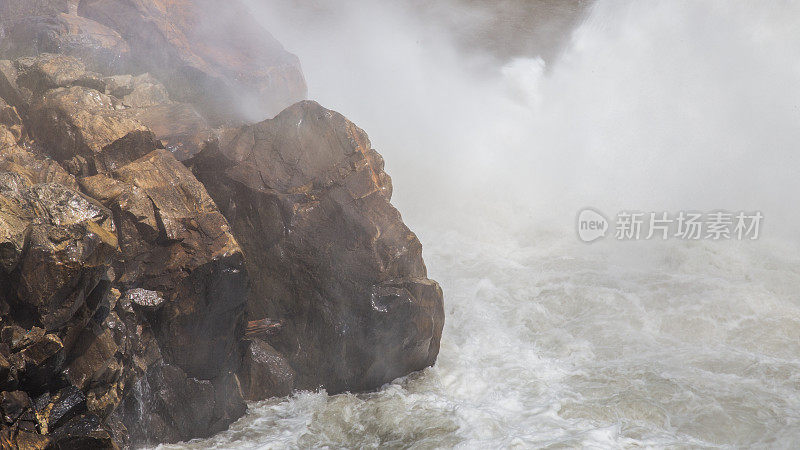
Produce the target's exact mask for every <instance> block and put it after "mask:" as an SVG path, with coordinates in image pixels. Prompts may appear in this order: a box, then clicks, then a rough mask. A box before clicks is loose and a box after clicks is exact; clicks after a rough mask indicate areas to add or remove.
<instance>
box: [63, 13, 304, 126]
mask: <svg viewBox="0 0 800 450" xmlns="http://www.w3.org/2000/svg"><path fill="white" fill-rule="evenodd" d="M78 13H79V14H80V15H81V16H83V17H87V18H89V19H92V20H94V21H97V22H100V23H102V24H103V25H105V26H107V27H109V28H111V29H113V30H115V31H117V32H118V33H119V34H120V35H122V36H125V37H126V39H127V40H128V44H129V45H130V47H131V52H132V54H133V56H134V57H135V58H136V60H137V64H138V65H139V66H140V67H141V68H143V69H145V70H147V71H149V72H151V73H153V74H155V75H156V76H157V77H158V78H159V79H161V80H162V81H163V82H164V83H165V84H166V86H167V87H168V88H169V89H170V92H171V94H172V96H173V98H174V99H175V100H178V101H182V102H189V103H193V104H195V105H197V106H198V107H200V109H201V110H202V112H203V113H204V115H206V116H207V117H208V118H210V119H211V120H212V121H213V122H219V121H226V120H229V119H231V118H245V117H250V118H262V117H268V116H272V115H274V114H276V113H278V112H279V111H280V110H282V109H283V108H285V107H286V106H288V105H290V104H291V103H293V102H295V101H297V100H301V99H303V98H305V95H306V86H305V81H304V79H303V74H302V71H301V69H300V64H299V61H298V59H297V57H295V56H294V55H292V54H290V53H288V52H286V50H284V49H283V47H282V46H281V44H280V43H279V42H278V41H276V40H275V39H274V38H273V37H272V36H271V35H270V34H269V33H268V32H267V31H266V30H264V29H263V28H262V27H261V26H260V25H259V24H258V23H257V22H256V21H255V20H254V19H253V18H252V15H251V14H250V13H249V11H247V9H246V7H245V6H244V5H243V4H241V3H240V2H239V1H238V0H234V1H230V2H224V3H220V2H216V1H214V0H198V1H193V2H186V1H179V0H82V1H81V2H80V5H79V8H78Z"/></svg>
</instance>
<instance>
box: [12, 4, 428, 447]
mask: <svg viewBox="0 0 800 450" xmlns="http://www.w3.org/2000/svg"><path fill="white" fill-rule="evenodd" d="M78 3H80V7H78ZM209 12H214V13H218V14H208V13H209ZM164 17H166V19H167V20H166V22H164V21H162V20H161V19H163V18H164ZM0 58H9V59H0V448H117V447H118V446H122V447H137V446H141V445H156V444H158V443H162V442H176V441H181V440H188V439H192V438H195V437H205V436H210V435H212V434H214V433H217V432H219V431H222V430H224V429H225V428H227V427H228V425H229V424H231V423H232V422H233V421H234V420H236V419H237V418H239V417H241V416H242V415H243V414H244V413H245V411H246V408H247V406H246V404H245V400H253V401H255V400H261V399H264V398H267V397H273V396H286V395H290V394H291V393H292V392H293V391H294V390H296V389H318V388H320V387H324V388H326V389H328V390H329V391H330V392H339V391H343V390H368V389H373V388H376V387H378V386H380V385H381V384H382V383H384V382H386V381H389V380H391V379H393V378H395V377H397V376H401V375H405V374H407V373H409V372H410V371H413V370H417V369H421V368H423V367H426V366H428V365H430V364H433V362H434V361H435V358H436V354H437V352H438V345H439V339H440V335H441V329H442V321H443V312H442V293H441V290H440V289H439V287H438V285H437V284H436V283H435V282H434V281H431V280H429V279H428V278H427V276H426V269H425V265H424V263H423V261H422V257H421V245H420V243H419V241H418V240H417V238H416V237H415V236H414V234H413V233H412V232H411V231H410V230H409V229H408V228H407V227H406V226H405V225H404V224H403V222H402V220H401V218H400V215H399V213H398V212H397V211H396V210H395V209H394V208H393V207H392V206H391V204H390V202H389V200H390V197H391V191H392V187H391V180H390V178H389V177H388V175H386V174H385V173H384V172H383V160H382V158H381V157H380V155H379V154H378V153H377V152H376V151H375V150H373V149H371V146H370V143H369V140H368V139H367V136H366V134H365V133H364V132H363V131H362V130H360V129H359V128H358V127H356V126H355V125H354V124H352V123H351V122H349V121H348V120H347V119H345V118H344V117H343V116H341V115H340V114H338V113H335V112H333V111H329V110H327V109H325V108H323V107H321V106H320V105H318V104H316V103H314V102H300V103H297V104H294V105H292V106H290V107H289V108H288V109H286V110H285V111H283V112H282V113H280V114H279V115H278V116H277V117H275V118H274V119H272V120H268V121H265V122H261V123H258V124H256V125H244V126H241V127H239V128H236V127H234V125H233V124H236V123H238V122H240V121H241V120H242V118H243V117H248V116H249V115H251V114H252V115H254V116H257V117H259V118H260V117H262V116H263V115H264V114H268V113H269V114H271V113H272V112H277V111H278V110H279V109H281V108H283V107H284V106H288V105H289V104H290V103H292V102H294V101H295V100H297V99H300V98H302V97H303V96H304V95H305V85H304V83H303V79H302V74H301V73H300V70H299V65H298V63H297V60H296V58H294V57H293V56H292V55H290V54H288V53H286V52H285V51H284V50H283V48H282V47H281V46H280V44H278V43H277V42H275V41H274V39H272V38H271V37H270V36H269V35H268V34H267V33H266V32H265V31H264V30H262V29H261V28H260V27H259V26H258V25H257V24H255V23H254V22H252V21H251V20H250V19H248V17H247V15H246V14H244V13H243V10H242V6H241V5H240V4H239V3H238V2H232V3H228V4H226V5H225V8H224V10H223V8H221V7H220V6H219V4H217V3H214V2H212V1H210V0H202V1H198V2H178V1H173V0H83V1H80V2H76V1H71V2H59V1H55V0H37V1H29V2H28V1H26V2H16V1H11V0H0ZM124 68H128V69H124ZM126 71H127V72H126ZM148 71H149V72H148ZM220 124H226V126H219V127H217V126H218V125H220ZM214 127H217V128H214ZM201 150H202V151H201ZM181 161H183V162H181Z"/></svg>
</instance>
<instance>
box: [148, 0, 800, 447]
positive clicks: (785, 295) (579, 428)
mask: <svg viewBox="0 0 800 450" xmlns="http://www.w3.org/2000/svg"><path fill="white" fill-rule="evenodd" d="M253 3H254V11H255V13H256V14H259V15H260V17H262V18H263V20H264V22H265V25H266V26H267V27H268V28H269V29H270V30H272V31H273V33H274V34H275V35H276V37H278V39H279V40H281V41H282V42H283V43H284V45H285V46H286V47H287V48H288V49H289V50H290V51H293V52H295V53H296V54H298V56H299V57H300V59H301V61H302V62H303V65H304V70H305V73H306V76H307V78H308V82H309V90H310V92H309V95H310V98H313V99H316V100H318V101H319V102H320V103H322V104H323V105H324V106H326V107H329V108H332V109H336V110H338V111H340V112H342V113H343V114H345V115H346V116H348V117H349V118H350V119H351V120H353V121H354V122H355V123H356V124H358V125H359V126H361V127H363V128H364V129H365V130H367V132H368V133H369V135H370V137H371V140H372V143H373V146H374V147H375V148H376V149H378V150H379V151H380V152H381V153H382V154H383V155H384V156H385V158H386V160H387V171H388V172H389V174H390V175H392V176H393V179H394V185H395V198H394V203H395V205H396V206H398V209H400V211H401V212H402V213H403V217H404V219H405V220H406V222H407V223H408V224H409V226H410V227H411V228H412V229H414V230H415V231H416V232H417V233H418V235H419V237H420V239H421V241H422V242H423V245H424V248H425V252H424V255H425V259H426V263H427V265H428V269H429V273H430V276H431V278H434V279H436V280H438V281H439V282H440V283H441V285H442V287H443V289H444V292H445V311H446V324H445V329H444V334H443V340H442V347H441V352H440V355H439V360H438V362H437V364H436V365H435V366H434V367H433V368H429V369H427V370H425V371H423V372H421V373H418V374H413V375H410V376H408V377H406V378H403V379H399V380H396V381H395V382H393V383H391V384H388V385H386V386H384V387H383V388H382V389H381V390H380V391H378V392H375V393H371V394H363V395H351V394H342V395H336V396H330V395H327V394H326V393H325V392H298V393H296V394H295V395H293V396H291V397H289V398H282V399H274V400H269V401H264V402H259V403H255V404H251V405H250V408H249V413H248V415H247V416H246V417H244V418H242V419H241V420H239V421H238V422H237V423H235V424H234V425H233V426H232V427H231V429H230V430H229V431H227V432H224V433H221V434H219V435H217V436H215V437H213V438H211V439H208V440H199V441H193V442H190V443H184V444H179V445H174V446H163V447H162V448H170V449H172V448H226V449H227V448H231V449H234V448H265V449H266V448H309V447H326V446H327V447H331V448H341V447H377V446H382V447H390V448H392V447H395V448H401V447H402V448H406V447H411V448H437V447H438V448H450V447H459V448H499V447H502V448H531V447H547V448H573V447H586V446H588V447H595V448H619V447H635V446H650V447H658V448H660V447H681V448H682V447H714V448H718V447H723V448H726V447H762V448H797V447H798V446H800V252H798V249H799V248H800V246H798V241H797V239H796V235H795V234H793V233H796V229H797V226H796V225H795V224H796V223H797V219H798V214H797V211H796V210H797V205H798V204H800V202H799V201H800V198H798V197H800V189H798V181H797V179H798V176H797V171H798V168H800V161H798V153H800V152H798V148H797V145H798V142H800V126H798V125H799V124H800V32H798V30H800V4H798V3H796V2H786V1H777V2H769V4H766V3H767V2H755V1H753V2H723V1H720V2H712V1H702V2H701V1H698V2H675V1H669V2H667V1H661V2H658V1H647V2H641V1H636V2H620V1H614V2H604V1H602V0H600V2H598V3H597V4H595V5H593V6H592V7H591V8H590V9H588V10H587V11H586V16H585V18H584V19H583V20H582V21H580V22H579V23H577V24H576V26H575V28H574V29H573V30H564V33H565V34H566V37H565V45H564V49H563V52H562V53H561V56H560V57H558V58H555V59H551V60H548V61H546V62H545V61H543V60H541V59H539V58H536V57H535V55H522V56H521V57H518V58H516V59H508V58H506V59H499V58H497V57H496V55H491V54H488V55H487V54H482V53H480V52H472V53H470V52H469V51H465V50H464V47H463V45H459V44H458V43H457V42H455V41H454V40H453V39H452V36H451V35H450V34H449V33H448V32H447V31H446V30H445V27H438V26H436V23H435V22H431V21H430V20H427V19H426V18H425V17H424V16H425V14H424V11H423V12H422V14H420V12H419V11H415V10H412V9H408V8H404V7H403V6H402V4H401V3H398V2H391V3H390V2H388V1H387V2H355V1H351V2H347V1H345V2H342V3H341V4H340V5H337V8H336V9H335V11H334V12H331V11H327V12H325V11H323V12H322V13H320V12H319V11H316V12H315V14H317V13H318V15H316V16H315V15H314V14H309V11H308V10H303V11H299V10H297V9H296V6H292V2H281V1H255V0H254V1H253ZM453 14H463V15H464V17H466V18H468V19H470V20H471V22H470V21H467V22H464V23H480V19H481V17H480V16H476V15H475V14H476V13H474V11H471V10H469V9H468V8H466V7H464V8H462V7H461V6H458V4H455V3H454V4H453ZM320 16H321V17H320ZM462 31H463V30H462ZM586 206H591V207H594V208H597V209H598V210H600V211H602V212H603V213H605V214H606V216H607V217H609V218H613V217H614V216H615V215H616V214H617V212H619V211H621V210H626V209H628V210H641V211H667V212H670V213H676V212H677V211H682V210H696V211H712V210H717V209H724V210H728V211H740V210H741V211H760V212H762V213H763V215H764V223H763V228H762V229H761V235H760V238H759V239H758V240H749V239H748V240H742V241H739V240H736V239H733V240H712V239H701V240H698V241H686V240H681V239H677V238H672V239H668V240H666V241H660V240H649V241H646V240H643V239H642V240H637V241H620V240H617V239H615V238H614V236H613V233H610V235H609V236H607V237H606V238H605V239H601V240H599V241H597V242H595V243H592V244H585V243H583V242H581V241H580V240H579V239H578V238H577V235H576V232H575V217H576V214H577V212H578V210H579V209H580V208H582V207H586Z"/></svg>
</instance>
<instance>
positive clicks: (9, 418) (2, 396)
mask: <svg viewBox="0 0 800 450" xmlns="http://www.w3.org/2000/svg"><path fill="white" fill-rule="evenodd" d="M30 408H31V399H30V397H28V394H27V393H25V392H22V391H10V392H9V391H6V392H0V409H2V411H3V420H4V421H5V422H6V423H7V424H13V423H14V422H16V421H17V419H19V417H20V416H21V415H22V413H24V412H25V411H27V410H28V409H30Z"/></svg>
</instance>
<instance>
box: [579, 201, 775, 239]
mask: <svg viewBox="0 0 800 450" xmlns="http://www.w3.org/2000/svg"><path fill="white" fill-rule="evenodd" d="M763 219H764V215H763V214H761V212H760V211H754V212H746V211H737V212H730V211H722V210H718V211H709V212H699V211H678V212H677V213H674V214H670V213H669V212H666V211H659V212H654V211H651V212H641V211H620V212H619V213H617V215H616V217H615V221H614V223H613V230H614V238H615V239H617V240H619V241H636V240H654V239H660V240H667V239H682V240H700V239H709V240H715V241H717V240H739V241H742V240H754V239H758V236H759V233H760V232H761V224H762V221H763ZM576 227H577V232H578V238H579V239H580V240H581V241H583V242H594V241H596V240H598V239H601V238H604V237H606V235H608V234H609V232H610V231H611V228H612V224H611V223H610V222H609V221H608V219H606V217H605V216H604V215H603V213H601V212H600V211H598V210H597V209H594V208H583V209H581V210H580V211H578V216H577V224H576Z"/></svg>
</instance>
